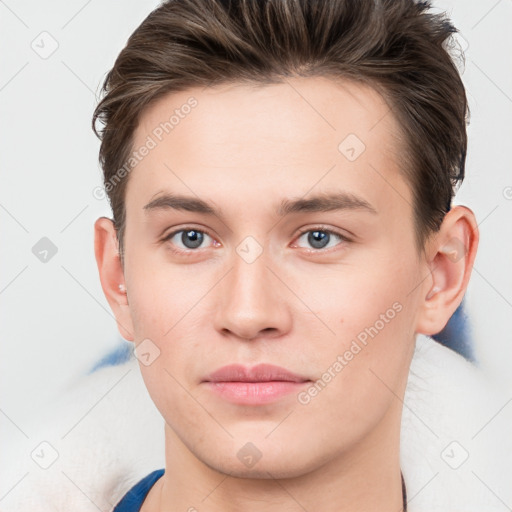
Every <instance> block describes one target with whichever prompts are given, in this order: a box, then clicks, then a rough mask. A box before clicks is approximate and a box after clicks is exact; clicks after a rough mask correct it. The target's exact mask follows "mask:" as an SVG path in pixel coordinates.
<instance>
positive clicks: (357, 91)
mask: <svg viewBox="0 0 512 512" xmlns="http://www.w3.org/2000/svg"><path fill="white" fill-rule="evenodd" d="M190 96H194V98H196V100H197V101H198V105H197V106H196V107H195V108H194V109H193V110H192V111H191V113H190V114H189V115H188V116H186V117H185V118H184V119H181V120H180V122H179V124H178V125H177V126H175V128H174V129H173V130H172V132H170V133H169V134H168V135H167V136H166V137H164V138H163V139H162V141H161V142H159V143H158V145H157V146H156V147H155V148H154V149H152V150H151V151H150V152H149V154H148V155H147V156H146V157H145V158H144V159H143V160H142V161H141V162H140V163H138V164H137V165H136V166H135V168H134V169H133V170H132V171H131V173H130V175H129V182H128V186H127V190H126V211H127V216H126V231H125V260H124V267H123V265H122V264H121V261H120V258H119V253H118V245H117V240H116V237H115V230H114V229H113V224H112V221H111V220H110V219H107V218H105V217H102V218H100V219H98V220H97V221H96V224H95V252H96V259H97V263H98V268H99V273H100V279H101V284H102V287H103V290H104V292H105V295H106V297H107V300H108V301H109V304H110V306H111V308H112V310H113V312H114V314H115V317H116V320H117V323H118V327H119V331H120V333H121V334H122V336H123V337H124V338H125V339H127V340H130V341H133V342H134V344H135V345H138V344H139V343H140V342H141V341H142V340H145V339H150V340H151V343H153V344H154V345H155V346H156V347H158V349H159V351H160V355H159V357H157V358H156V359H155V360H154V361H153V362H152V363H151V364H149V365H148V366H146V365H144V364H142V363H141V364H140V370H141V372H142V376H143V378H144V381H145V384H146V386H147V388H148V391H149V393H150V395H151V397H152V399H153V401H154V403H155V404H156V406H157V408H158V409H159V411H160V412H161V414H162V416H163V418H164V419H165V439H166V446H165V453H166V466H165V474H164V476H163V477H162V478H160V479H159V480H158V481H157V483H156V484H155V485H154V486H153V488H152V489H151V491H150V492H149V494H148V496H147V498H146V500H145V502H144V504H143V508H142V510H143V511H144V512H150V511H163V510H166V511H178V510H180V511H183V510H195V509H197V510H200V511H208V512H218V511H222V512H227V511H238V510H247V511H251V512H257V511H266V512H269V511H270V512H272V511H277V510H279V511H280V512H282V511H299V510H300V511H303V510H304V509H306V510H323V511H325V512H329V511H337V512H339V511H340V510H347V511H349V510H350V511H351V512H355V511H368V510H379V511H383V512H385V511H393V512H396V511H398V510H401V506H402V493H401V481H400V464H399V447H400V444H399V443H400V420H401V413H402V399H403V396H404V391H405V386H406V382H407V377H408V371H409V365H410V362H411V358H412V355H413V351H414V340H415V335H416V334H417V333H423V334H427V335H429V334H434V333H437V332H439V331H440V330H441V329H442V328H443V327H444V325H445V324H446V323H447V321H448V319H449V318H450V316H451V315H452V314H453V312H454V311H455V309H456V308H457V306H458V305H459V304H460V302H461V300H462V297H463V294H464V291H465V289H466V287H467V283H468V280H469V276H470V273H471V268H472V264H473V261H474V257H475V253H476V248H477V243H478V231H477V226H476V221H475V217H474V215H473V213H472V212H471V210H469V209H467V208H465V207H462V206H456V207H454V208H453V209H452V210H451V211H450V212H449V213H448V214H447V215H446V217H445V219H444V222H443V224H442V226H441V229H440V230H439V232H437V233H436V234H434V235H433V236H432V237H430V238H429V239H428V240H427V241H426V243H425V246H424V248H423V250H422V251H419V250H418V248H417V246H416V244H415V238H414V219H413V210H412V206H411V205H412V193H411V189H410V185H409V183H408V182H407V181H406V180H405V179H404V177H403V174H402V173H401V171H400V169H399V166H398V163H397V161H396V160H397V159H396V158H395V156H396V154H398V152H399V151H403V150H404V149H403V147H401V143H400V140H401V139H400V129H399V126H398V124H397V122H396V120H395V118H394V116H393V114H392V112H391V111H390V109H389V107H388V106H387V105H386V103H385V102H384V100H383V99H382V97H381V96H380V95H379V94H377V93H376V92H375V91H374V90H373V89H371V88H369V87H367V86H363V85H361V84H355V83H351V82H347V81H344V82H334V81H332V80H328V79H326V78H320V77H316V78H293V79H289V80H288V81H287V83H283V84H275V85H274V84H273V85H267V86H248V85H240V84H227V85H222V86H216V87H215V88H207V89H200V88H194V89H189V90H187V91H183V92H180V93H174V94H169V95H167V96H165V97H163V98H161V99H159V100H158V102H156V103H154V104H153V105H151V106H150V107H149V108H148V109H147V110H146V111H145V112H144V113H143V115H142V117H141V119H140V123H139V125H138V127H137V129H136V132H135V140H134V147H136V148H137V147H140V146H141V145H142V144H143V143H144V141H145V140H146V138H147V136H148V135H150V134H151V133H152V130H153V129H154V128H155V127H156V126H158V125H159V123H160V122H162V121H164V120H166V119H168V117H169V112H172V111H173V110H174V109H175V108H179V107H180V105H183V104H184V103H186V101H187V99H188V98H189V97H190ZM350 133H352V134H356V135H357V137H358V138H359V139H360V140H361V141H363V143H364V144H365V146H366V148H365V150H364V151H363V152H362V153H361V154H360V155H359V156H358V158H357V159H355V160H354V161H349V160H348V159H347V158H346V157H345V156H344V155H343V154H342V153H341V152H340V151H339V150H338V145H339V144H340V142H342V141H343V140H344V139H345V137H346V136H347V135H348V134H350ZM333 191H339V192H345V193H348V194H352V195H353V196H357V197H358V198H361V199H363V200H365V201H366V202H367V203H369V204H370V205H371V206H372V208H373V209H374V210H375V212H371V211H368V210H366V209H363V208H353V209H342V210H339V211H329V212H298V213H289V214H287V215H285V216H284V217H279V216H278V215H277V213H276V205H278V204H279V202H280V201H282V200H283V199H297V198H309V197H311V196H312V195H316V194H319V193H323V192H333ZM164 192H173V193H176V194H185V195H189V196H193V197H196V198H197V197H199V198H201V199H203V200H206V201H208V202H210V203H211V204H212V205H213V206H215V207H216V208H219V209H221V211H222V214H223V217H222V218H220V217H219V216H216V215H206V214H202V213H197V212H187V211H178V210H173V209H160V210H155V211H147V210H145V209H144V206H145V205H146V204H148V203H149V202H150V201H152V200H154V199H155V198H158V197H160V195H161V194H162V193H164ZM319 226H320V227H321V229H322V230H327V232H329V231H330V230H331V231H333V232H337V233H340V234H342V235H343V236H345V237H346V238H347V240H344V239H341V238H338V237H337V236H336V235H335V234H331V236H330V240H329V242H328V244H327V247H325V248H318V246H314V245H312V243H311V237H310V239H309V241H308V233H311V232H312V231H315V230H318V229H320V227H319ZM180 228H181V229H184V230H186V231H188V230H190V229H197V230H203V231H204V232H206V234H207V235H209V236H206V235H205V237H204V240H203V243H202V245H201V246H200V247H199V248H197V249H194V248H188V247H187V246H185V245H183V241H182V238H181V234H182V233H181V232H180V233H179V234H178V235H177V236H174V237H173V238H172V239H168V240H164V238H165V236H167V235H169V234H170V233H173V232H175V231H177V230H179V229H180ZM307 229H309V231H308V232H306V234H302V235H301V234H300V232H299V230H307ZM323 233H325V231H323ZM247 236H251V237H253V238H254V239H255V240H256V241H257V242H258V244H259V245H260V247H261V249H262V252H261V254H260V255H259V257H257V258H256V259H255V260H254V261H253V262H251V263H248V262H247V261H246V260H245V259H244V258H243V257H241V256H240V253H239V252H237V247H238V246H239V244H240V243H241V242H242V241H243V240H244V239H245V238H246V237H247ZM189 247H191V244H190V243H189ZM242 247H243V244H242ZM251 247H253V248H252V249H250V251H254V250H255V249H254V246H251ZM173 249H182V250H187V249H188V254H187V255H183V254H181V255H180V254H176V253H175V252H173ZM194 251H195V252H194ZM252 254H255V252H253V253H252ZM119 284H123V285H125V287H126V290H127V293H126V294H125V293H122V292H120V290H119ZM393 304H395V306H396V304H399V306H400V312H398V313H396V315H394V318H393V319H391V320H389V321H388V322H387V323H385V326H384V327H383V328H382V329H380V330H378V334H377V335H375V337H373V338H370V339H369V341H368V343H367V345H366V346H364V347H363V348H362V350H360V351H359V352H358V353H357V354H356V355H354V357H353V358H352V359H351V360H350V361H348V362H347V364H346V365H344V367H343V369H342V370H341V371H339V372H337V373H336V372H334V374H335V376H334V377H333V378H332V379H331V380H330V382H328V384H327V385H326V386H325V387H324V388H323V389H322V390H321V392H319V393H318V394H317V395H316V396H314V397H312V398H311V400H310V401H309V402H308V403H307V404H303V403H300V402H299V400H298V398H297V394H296V393H292V394H291V395H287V396H285V397H283V398H280V399H279V400H277V401H275V402H274V403H271V404H267V405H257V406H254V405H236V404H233V403H230V402H227V401H225V400H224V399H222V398H220V397H219V396H217V395H215V394H213V393H212V392H211V391H210V390H209V389H208V388H207V386H205V384H204V383H202V380H203V379H204V378H205V376H206V375H207V374H208V373H210V372H211V371H213V370H215V369H217V368H219V367H221V366H224V365H226V364H230V363H235V362H237V363H241V364H245V365H247V366H252V365H255V364H257V363H261V362H265V363H271V364H276V365H279V366H283V367H285V368H287V369H288V370H290V371H292V372H294V373H297V374H299V375H301V376H305V378H307V379H310V380H311V381H312V382H316V381H317V380H318V379H322V375H323V374H324V373H325V372H326V371H327V370H328V369H329V368H331V374H332V373H333V371H332V366H333V363H334V362H335V361H336V360H337V357H338V355H343V354H344V353H346V351H347V350H348V349H349V348H350V346H351V343H352V342H353V340H354V339H356V338H357V336H358V334H360V333H361V332H363V331H364V330H365V328H368V327H370V326H374V325H376V321H377V320H379V318H381V315H382V314H386V311H388V310H389V309H390V308H392V307H393V306H392V305H393ZM379 325H380V324H379ZM310 384H311V383H309V385H310ZM309 385H308V384H307V385H306V386H305V387H304V389H308V387H307V386H309ZM248 442H250V443H252V444H253V445H254V446H255V447H257V449H258V450H259V452H260V453H261V458H260V459H259V461H258V462H257V463H256V464H254V465H253V466H252V467H247V466H246V465H245V464H243V463H242V462H241V460H240V459H239V458H238V457H237V452H238V451H239V450H240V449H241V448H242V447H243V446H244V445H246V443H248ZM405 478H406V480H407V476H406V475H405ZM190 507H195V509H192V508H190Z"/></svg>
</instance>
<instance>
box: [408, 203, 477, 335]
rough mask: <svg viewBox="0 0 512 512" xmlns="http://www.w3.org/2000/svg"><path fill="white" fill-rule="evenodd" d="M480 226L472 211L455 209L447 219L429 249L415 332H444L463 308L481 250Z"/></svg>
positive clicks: (458, 207)
mask: <svg viewBox="0 0 512 512" xmlns="http://www.w3.org/2000/svg"><path fill="white" fill-rule="evenodd" d="M478 238H479V236H478V227H477V223H476V219H475V216H474V214H473V212H472V211H471V210H470V209H469V208H466V207H464V206H456V207H454V208H453V209H451V210H450V211H449V212H448V213H447V214H446V216H445V218H444V220H443V223H442V225H441V227H440V229H439V232H438V233H437V234H436V236H435V237H434V238H433V240H432V242H431V243H430V244H429V248H428V253H429V254H428V260H429V261H428V262H427V264H428V267H429V272H430V276H429V279H426V280H425V286H424V287H423V288H422V293H424V299H422V300H421V306H420V313H419V316H418V322H417V326H416V332H418V333H421V334H427V335H433V334H437V333H438V332H439V331H441V330H442V329H443V328H444V326H445V325H446V324H447V323H448V320H449V319H450V317H451V316H452V314H453V313H454V312H455V310H456V309H457V307H458V306H459V305H460V303H461V301H462V298H463V296H464V293H465V291H466V288H467V285H468V282H469V278H470V275H471V270H472V268H473V263H474V260H475V256H476V250H477V247H478Z"/></svg>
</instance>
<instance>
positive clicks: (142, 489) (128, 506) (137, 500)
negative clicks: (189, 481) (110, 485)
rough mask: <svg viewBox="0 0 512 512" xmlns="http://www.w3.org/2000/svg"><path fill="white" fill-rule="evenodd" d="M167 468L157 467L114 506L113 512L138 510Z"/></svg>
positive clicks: (133, 511)
mask: <svg viewBox="0 0 512 512" xmlns="http://www.w3.org/2000/svg"><path fill="white" fill-rule="evenodd" d="M164 472H165V469H156V470H155V471H153V472H152V473H150V474H149V475H147V476H145V477H144V478H143V479H142V480H140V481H139V482H137V483H136V484H135V485H134V486H133V487H132V488H131V489H130V490H129V491H128V492H127V493H126V494H125V495H124V496H123V498H122V499H121V501H120V502H119V503H118V504H117V505H116V506H115V507H114V510H113V511H112V512H138V511H139V510H140V507H142V503H143V502H144V500H145V499H146V496H147V494H148V492H149V491H150V489H151V487H153V485H154V483H155V482H156V481H157V480H158V479H159V478H160V477H161V476H162V475H163V474H164Z"/></svg>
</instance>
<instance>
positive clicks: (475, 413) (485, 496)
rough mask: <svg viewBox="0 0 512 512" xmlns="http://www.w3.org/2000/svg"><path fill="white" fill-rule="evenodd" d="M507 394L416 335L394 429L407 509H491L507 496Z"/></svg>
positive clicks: (511, 455)
mask: <svg viewBox="0 0 512 512" xmlns="http://www.w3.org/2000/svg"><path fill="white" fill-rule="evenodd" d="M509 400H510V398H507V397H506V395H505V393H504V392H503V391H502V390H500V389H499V387H498V386H497V385H496V384H495V383H493V382H491V380H490V379H488V378H487V377H486V376H485V375H484V374H483V373H482V372H481V371H480V370H479V369H478V368H477V367H476V366H475V365H474V364H472V363H470V362H469V361H467V360H466V359H464V358H463V357H462V356H461V355H459V354H458V353H456V352H454V351H453V350H451V349H449V348H446V347H444V346H442V345H440V344H439V343H437V342H435V341H434V340H432V339H431V338H429V337H426V336H418V338H417V343H416V350H415V354H414V357H413V360H412V364H411V370H410V373H409V380H408V384H407V390H406V394H405V398H404V407H403V414H402V429H401V454H400V455H401V464H402V469H403V473H404V478H405V482H406V485H407V494H408V499H409V506H410V508H409V510H410V512H420V511H429V512H433V511H437V510H438V511H448V510H449V511H455V510H460V511H464V512H470V511H475V512H477V511H478V512H480V511H482V510H486V511H492V510H496V511H498V510H502V509H503V503H502V502H501V500H503V501H504V502H505V503H507V502H508V503H510V502H511V498H512V496H511V492H510V485H509V482H508V481H507V478H509V475H510V474H511V470H512V443H511V442H510V440H509V435H508V434H507V428H510V425H511V412H512V411H511V410H509V411H507V410H505V409H504V407H503V406H504V405H505V404H506V403H507V401H509ZM510 409H512V408H510ZM507 475H508V476H507ZM496 495H497V496H498V497H497V496H496Z"/></svg>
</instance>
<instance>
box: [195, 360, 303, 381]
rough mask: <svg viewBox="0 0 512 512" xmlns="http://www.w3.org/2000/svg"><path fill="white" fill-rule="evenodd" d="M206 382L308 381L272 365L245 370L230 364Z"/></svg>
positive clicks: (262, 365)
mask: <svg viewBox="0 0 512 512" xmlns="http://www.w3.org/2000/svg"><path fill="white" fill-rule="evenodd" d="M204 380H205V381H206V382H276V381H281V382H307V381H308V380H309V379H307V378H305V377H302V376H300V375H297V374H295V373H292V372H290V371H288V370H286V369H285V368H282V367H280V366H275V365H272V364H259V365H256V366H253V367H252V368H247V367H245V366H242V365H240V364H230V365H228V366H223V367H222V368H219V369H218V370H216V371H214V372H213V373H211V374H210V375H208V377H207V378H206V379H204Z"/></svg>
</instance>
